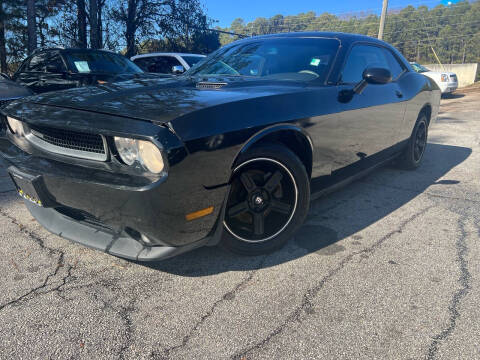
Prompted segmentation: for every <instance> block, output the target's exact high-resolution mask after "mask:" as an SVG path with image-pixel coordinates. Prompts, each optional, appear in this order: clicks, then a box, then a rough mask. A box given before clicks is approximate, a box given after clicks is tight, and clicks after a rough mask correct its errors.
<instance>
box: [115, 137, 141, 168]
mask: <svg viewBox="0 0 480 360" xmlns="http://www.w3.org/2000/svg"><path fill="white" fill-rule="evenodd" d="M115 146H116V147H117V151H118V155H120V158H121V159H122V161H123V162H124V163H125V164H127V165H133V163H134V162H135V160H137V159H138V143H137V140H135V139H129V138H124V137H117V136H115Z"/></svg>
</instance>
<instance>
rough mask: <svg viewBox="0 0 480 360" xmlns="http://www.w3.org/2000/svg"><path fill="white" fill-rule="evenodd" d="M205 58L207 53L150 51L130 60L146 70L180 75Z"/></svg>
mask: <svg viewBox="0 0 480 360" xmlns="http://www.w3.org/2000/svg"><path fill="white" fill-rule="evenodd" d="M203 58H205V55H199V54H184V53H150V54H143V55H136V56H133V57H132V58H131V59H130V60H132V61H133V62H134V63H135V64H136V65H137V66H138V67H140V68H141V69H142V70H143V71H145V72H149V73H156V74H169V75H179V74H182V73H184V72H185V71H187V70H188V69H190V68H191V67H192V66H193V65H195V64H196V63H197V62H199V61H200V60H202V59H203Z"/></svg>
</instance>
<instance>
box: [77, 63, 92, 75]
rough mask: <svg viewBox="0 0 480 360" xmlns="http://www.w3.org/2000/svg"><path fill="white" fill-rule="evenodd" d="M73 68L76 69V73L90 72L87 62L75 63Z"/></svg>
mask: <svg viewBox="0 0 480 360" xmlns="http://www.w3.org/2000/svg"><path fill="white" fill-rule="evenodd" d="M75 67H76V68H77V70H78V72H81V73H89V72H90V67H89V66H88V62H87V61H75Z"/></svg>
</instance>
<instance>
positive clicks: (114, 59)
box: [66, 51, 143, 74]
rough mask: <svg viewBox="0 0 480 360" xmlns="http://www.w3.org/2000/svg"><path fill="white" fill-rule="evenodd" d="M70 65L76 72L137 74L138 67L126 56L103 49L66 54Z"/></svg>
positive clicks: (140, 70)
mask: <svg viewBox="0 0 480 360" xmlns="http://www.w3.org/2000/svg"><path fill="white" fill-rule="evenodd" d="M66 57H67V59H68V62H70V67H71V68H72V69H73V71H74V72H78V73H106V74H139V73H142V72H143V71H142V69H140V68H139V67H138V66H137V65H135V64H134V63H133V62H131V61H130V60H128V59H127V58H126V57H124V56H122V55H118V54H114V53H109V52H104V51H78V52H75V51H73V52H68V53H67V54H66Z"/></svg>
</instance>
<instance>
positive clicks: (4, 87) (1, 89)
mask: <svg viewBox="0 0 480 360" xmlns="http://www.w3.org/2000/svg"><path fill="white" fill-rule="evenodd" d="M32 94H33V93H32V92H31V91H30V90H29V89H28V88H26V87H24V86H21V85H18V84H16V83H14V82H13V81H9V80H0V101H1V100H9V99H17V98H21V97H25V96H29V95H32Z"/></svg>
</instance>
